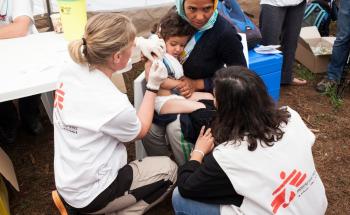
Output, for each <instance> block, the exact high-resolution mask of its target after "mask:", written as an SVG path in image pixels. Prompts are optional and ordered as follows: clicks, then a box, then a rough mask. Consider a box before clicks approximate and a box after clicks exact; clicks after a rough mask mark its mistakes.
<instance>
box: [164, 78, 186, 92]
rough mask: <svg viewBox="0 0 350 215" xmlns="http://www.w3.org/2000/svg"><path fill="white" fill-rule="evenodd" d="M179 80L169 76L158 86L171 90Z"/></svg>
mask: <svg viewBox="0 0 350 215" xmlns="http://www.w3.org/2000/svg"><path fill="white" fill-rule="evenodd" d="M180 82H181V81H180V80H175V79H171V78H167V79H166V80H165V81H164V82H163V83H162V84H161V85H160V87H161V88H162V89H165V90H171V89H174V88H175V87H177V85H178V84H179V83H180Z"/></svg>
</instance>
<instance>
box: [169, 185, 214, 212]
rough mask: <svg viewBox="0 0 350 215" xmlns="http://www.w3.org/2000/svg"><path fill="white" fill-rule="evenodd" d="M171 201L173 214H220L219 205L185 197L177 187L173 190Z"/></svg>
mask: <svg viewBox="0 0 350 215" xmlns="http://www.w3.org/2000/svg"><path fill="white" fill-rule="evenodd" d="M172 202H173V208H174V211H175V215H203V214H210V215H220V205H215V204H206V203H202V202H197V201H194V200H191V199H185V198H183V197H182V196H181V194H180V193H179V190H178V188H177V187H176V188H175V190H174V192H173V198H172Z"/></svg>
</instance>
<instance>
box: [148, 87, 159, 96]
mask: <svg viewBox="0 0 350 215" xmlns="http://www.w3.org/2000/svg"><path fill="white" fill-rule="evenodd" d="M146 90H147V91H150V92H153V93H155V94H157V93H158V90H154V89H151V88H149V87H146Z"/></svg>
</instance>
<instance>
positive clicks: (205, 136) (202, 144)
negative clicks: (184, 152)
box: [195, 126, 214, 155]
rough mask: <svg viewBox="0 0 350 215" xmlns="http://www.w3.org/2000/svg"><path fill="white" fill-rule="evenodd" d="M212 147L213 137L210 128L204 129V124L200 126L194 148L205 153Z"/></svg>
mask: <svg viewBox="0 0 350 215" xmlns="http://www.w3.org/2000/svg"><path fill="white" fill-rule="evenodd" d="M213 148H214V137H213V136H212V134H211V129H210V128H208V129H206V130H205V126H203V127H202V128H201V131H200V132H199V136H198V139H197V141H196V145H195V149H197V150H200V151H202V152H203V153H204V154H205V155H206V154H208V153H209V152H211V151H212V150H213Z"/></svg>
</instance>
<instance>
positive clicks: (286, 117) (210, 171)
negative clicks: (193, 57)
mask: <svg viewBox="0 0 350 215" xmlns="http://www.w3.org/2000/svg"><path fill="white" fill-rule="evenodd" d="M214 96H215V103H216V107H217V111H218V115H217V117H216V119H215V120H214V125H213V127H212V133H213V135H212V134H211V131H210V129H208V130H207V131H205V132H204V130H202V132H201V133H200V135H199V138H198V140H197V142H196V145H195V148H194V150H193V151H192V154H191V158H190V160H189V161H188V162H186V163H185V164H184V165H183V166H182V167H180V168H179V171H178V189H176V190H175V191H174V194H173V206H174V209H175V213H176V214H177V215H180V214H181V215H187V214H211V215H215V214H230V215H232V214H259V215H264V214H315V215H316V214H324V213H325V211H326V208H327V198H326V195H325V189H324V186H323V184H322V182H321V179H320V177H319V175H318V173H317V171H316V169H315V164H314V161H313V157H312V150H311V148H312V146H313V144H314V142H315V136H314V134H313V133H312V132H311V131H310V130H309V129H308V128H307V127H306V125H305V124H304V122H303V121H302V119H301V117H300V116H299V114H298V113H297V112H295V111H294V110H292V109H291V108H289V107H286V108H277V107H276V105H275V104H274V102H273V101H272V99H271V98H270V97H269V95H268V93H267V91H266V88H265V86H264V83H263V82H262V80H261V79H260V78H259V77H258V76H257V75H256V74H254V73H253V72H250V71H249V70H248V69H246V68H243V67H228V68H224V69H221V70H219V71H218V72H217V73H216V77H215V79H214ZM213 137H215V144H214V138H213ZM214 145H215V148H214V149H213V147H214ZM212 149H213V150H212ZM205 211H206V212H205Z"/></svg>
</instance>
